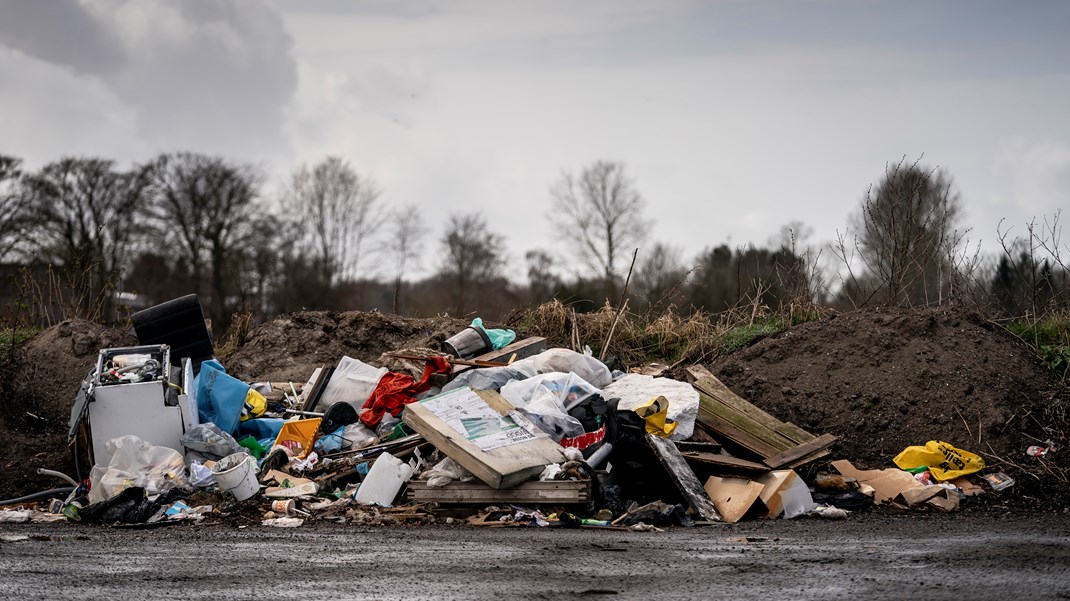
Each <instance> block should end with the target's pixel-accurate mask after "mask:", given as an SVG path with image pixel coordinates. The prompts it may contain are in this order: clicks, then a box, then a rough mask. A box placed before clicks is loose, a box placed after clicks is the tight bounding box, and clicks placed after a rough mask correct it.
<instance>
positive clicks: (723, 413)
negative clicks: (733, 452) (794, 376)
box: [685, 365, 838, 469]
mask: <svg viewBox="0 0 1070 601" xmlns="http://www.w3.org/2000/svg"><path fill="white" fill-rule="evenodd" d="M685 371H686V373H687V378H688V380H689V381H690V382H691V384H692V386H694V387H695V390H697V391H698V393H699V412H698V420H697V421H698V423H699V424H700V425H701V426H703V427H705V428H707V429H709V430H711V431H713V432H715V433H716V434H718V435H720V436H721V437H723V438H726V439H728V440H730V441H732V442H734V443H736V444H737V445H739V446H740V447H743V448H744V449H747V450H748V451H751V452H752V453H754V454H755V455H757V456H758V457H760V458H761V460H762V463H763V464H765V465H766V466H768V467H769V468H771V469H781V468H795V467H798V466H800V465H804V464H806V463H809V462H811V461H814V460H815V459H819V458H821V457H824V456H826V455H828V454H829V452H828V447H830V446H832V444H833V443H835V442H836V440H838V439H837V438H836V437H835V436H833V435H831V434H823V435H821V436H814V435H813V434H810V433H809V432H807V431H806V430H803V429H802V428H800V427H798V426H796V425H795V424H792V423H788V422H782V421H780V420H779V419H777V418H775V417H773V416H772V415H769V414H768V413H766V412H765V411H762V410H761V409H759V408H757V407H755V406H754V405H752V404H750V403H749V402H747V401H746V400H745V399H743V398H742V397H740V396H739V395H737V394H736V393H734V392H732V391H731V390H729V389H728V387H727V386H725V385H724V383H723V382H721V381H720V380H718V379H717V377H716V376H714V375H713V374H712V373H710V372H709V370H707V369H706V368H705V367H702V366H701V365H692V366H691V367H688V368H687V369H686V370H685Z"/></svg>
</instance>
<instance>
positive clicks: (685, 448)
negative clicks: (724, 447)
mask: <svg viewBox="0 0 1070 601" xmlns="http://www.w3.org/2000/svg"><path fill="white" fill-rule="evenodd" d="M693 439H694V437H692V440H677V441H676V448H678V449H680V452H681V453H687V452H690V451H695V452H697V453H720V452H721V445H720V443H716V442H701V441H695V440H693Z"/></svg>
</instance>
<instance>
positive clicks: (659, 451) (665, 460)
mask: <svg viewBox="0 0 1070 601" xmlns="http://www.w3.org/2000/svg"><path fill="white" fill-rule="evenodd" d="M646 441H647V444H648V445H650V448H651V449H653V450H654V455H656V456H657V458H658V461H659V462H660V463H661V465H662V467H664V468H665V471H666V472H668V474H669V478H670V479H672V481H673V483H674V484H676V488H678V489H679V490H680V494H682V495H683V497H684V500H686V501H687V503H688V505H690V507H691V509H690V511H691V512H692V513H694V514H695V515H696V516H698V517H699V518H701V519H703V520H706V521H710V522H719V521H720V520H721V516H719V515H718V514H717V508H716V507H714V506H713V501H711V500H710V496H709V495H708V494H706V491H705V490H704V489H703V488H702V483H701V482H699V480H698V477H697V476H695V472H693V471H692V470H691V467H690V466H689V465H687V461H685V460H684V456H683V455H681V454H680V451H679V450H678V449H677V448H676V445H675V444H673V442H672V441H671V440H668V439H665V438H660V437H658V436H654V435H653V434H647V435H646Z"/></svg>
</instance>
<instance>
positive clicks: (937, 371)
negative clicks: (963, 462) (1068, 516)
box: [710, 308, 1070, 494]
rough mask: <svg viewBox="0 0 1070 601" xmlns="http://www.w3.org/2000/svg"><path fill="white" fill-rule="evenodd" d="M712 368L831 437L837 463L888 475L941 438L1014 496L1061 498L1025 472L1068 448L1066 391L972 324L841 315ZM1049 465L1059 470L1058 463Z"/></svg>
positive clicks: (870, 313)
mask: <svg viewBox="0 0 1070 601" xmlns="http://www.w3.org/2000/svg"><path fill="white" fill-rule="evenodd" d="M710 370H711V371H712V372H713V373H714V374H716V375H717V376H718V377H719V378H721V380H722V381H724V383H725V384H726V385H728V386H729V387H730V388H732V389H733V390H734V391H735V392H736V393H738V394H740V395H741V396H743V397H744V398H746V399H748V400H750V401H751V402H753V403H754V404H755V405H757V406H759V407H761V408H762V409H764V410H766V411H768V412H769V413H772V414H773V415H776V416H777V417H779V418H780V419H782V420H785V421H791V422H793V423H795V424H797V425H799V426H802V427H804V428H806V429H808V430H810V431H811V432H814V433H824V432H830V433H832V434H835V435H837V436H839V437H840V438H841V440H840V442H839V444H838V446H837V447H836V448H834V455H836V456H837V457H843V458H847V459H851V460H852V461H855V462H857V463H858V464H864V465H867V466H869V467H889V466H891V465H892V462H891V460H892V458H893V457H894V456H895V455H896V454H898V453H899V452H900V451H901V450H903V448H905V447H907V446H909V445H914V444H924V443H925V442H926V441H928V440H946V441H948V442H951V443H952V444H954V445H956V446H959V447H961V448H964V449H967V450H971V451H974V452H977V453H979V454H982V455H983V456H984V457H985V460H986V462H987V463H988V464H989V466H992V467H994V468H996V469H1000V470H1003V471H1006V472H1007V473H1010V474H1012V475H1014V476H1015V477H1016V478H1018V479H1019V481H1022V482H1023V483H1025V484H1026V486H1023V487H1019V489H1018V490H1019V491H1024V492H1022V493H1021V494H1030V493H1031V492H1041V491H1042V490H1043V489H1044V488H1045V487H1049V488H1056V487H1058V488H1065V484H1064V485H1061V486H1060V485H1059V484H1058V482H1057V481H1055V480H1052V479H1041V480H1038V479H1037V478H1034V477H1032V476H1029V475H1028V474H1026V473H1023V472H1024V471H1030V472H1034V471H1037V470H1034V469H1031V467H1030V466H1031V465H1032V466H1033V467H1039V466H1037V464H1036V463H1035V461H1034V463H1033V464H1031V463H1030V461H1031V459H1030V458H1027V457H1026V456H1025V454H1024V451H1025V449H1026V448H1027V447H1028V446H1029V445H1033V444H1037V443H1038V442H1039V441H1043V440H1046V439H1052V440H1055V441H1056V442H1060V443H1065V442H1067V441H1066V440H1065V437H1066V434H1065V433H1066V432H1067V431H1068V430H1067V425H1068V424H1067V419H1066V413H1065V412H1066V408H1067V407H1068V406H1070V391H1068V389H1067V387H1066V386H1064V385H1062V384H1061V383H1060V382H1059V381H1058V378H1056V377H1055V376H1054V375H1053V374H1052V373H1051V372H1050V371H1049V370H1048V369H1046V368H1045V367H1044V366H1043V365H1041V364H1040V362H1039V361H1038V360H1037V359H1036V357H1035V355H1034V354H1033V352H1032V351H1031V350H1030V349H1029V348H1028V347H1027V346H1026V345H1025V344H1023V343H1022V342H1021V341H1020V340H1018V339H1017V338H1015V337H1014V336H1012V335H1010V334H1009V333H1007V332H1006V331H1004V330H1003V329H1001V328H999V327H998V326H994V325H992V324H990V323H988V322H986V321H985V320H984V319H982V318H981V317H980V316H978V315H975V314H964V313H960V312H956V311H952V310H947V309H939V308H931V309H912V310H902V309H885V310H867V311H859V312H854V313H848V314H844V315H838V316H834V317H830V318H827V319H823V320H820V321H815V322H810V323H806V324H803V325H800V326H798V327H795V328H792V329H790V330H786V331H784V332H782V333H780V334H778V335H775V336H772V337H770V338H767V339H764V340H762V341H760V342H758V343H756V344H754V345H752V346H750V347H747V348H745V349H742V350H740V351H738V352H736V353H734V354H732V355H729V356H726V357H723V358H720V359H718V360H716V361H714V363H713V364H712V365H711V366H710ZM1061 446H1063V447H1065V444H1063V445H1061ZM1046 461H1061V462H1062V463H1063V464H1065V461H1063V460H1060V459H1059V455H1056V456H1055V459H1048V460H1046ZM1010 464H1015V465H1010ZM1017 466H1024V467H1025V468H1027V469H1026V470H1021V469H1018V467H1017ZM1029 485H1033V487H1036V488H1037V490H1036V491H1034V490H1033V487H1030V486H1029Z"/></svg>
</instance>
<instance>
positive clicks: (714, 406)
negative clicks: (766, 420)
mask: <svg viewBox="0 0 1070 601" xmlns="http://www.w3.org/2000/svg"><path fill="white" fill-rule="evenodd" d="M697 419H699V420H702V421H703V422H704V423H706V424H708V425H710V426H711V427H713V428H715V429H716V430H717V431H718V432H720V433H721V434H722V435H723V436H724V437H725V438H728V439H729V440H731V441H733V442H735V443H736V444H738V445H740V446H742V447H744V448H746V449H749V450H751V451H754V452H755V453H758V454H759V455H761V456H762V457H770V456H772V455H776V454H778V453H780V452H781V451H785V450H787V449H789V448H791V447H793V446H795V443H793V442H791V441H790V440H788V439H787V438H785V437H783V436H780V435H778V434H777V433H776V432H774V431H773V430H770V429H769V428H766V427H765V426H763V425H762V424H759V423H757V422H754V421H753V420H751V419H750V418H749V417H747V416H745V415H742V414H740V413H738V412H736V411H733V410H732V409H730V408H728V407H725V406H724V405H722V404H720V403H718V402H716V401H715V400H712V399H711V398H710V397H709V395H707V394H706V393H704V392H700V393H699V412H698V418H697Z"/></svg>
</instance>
